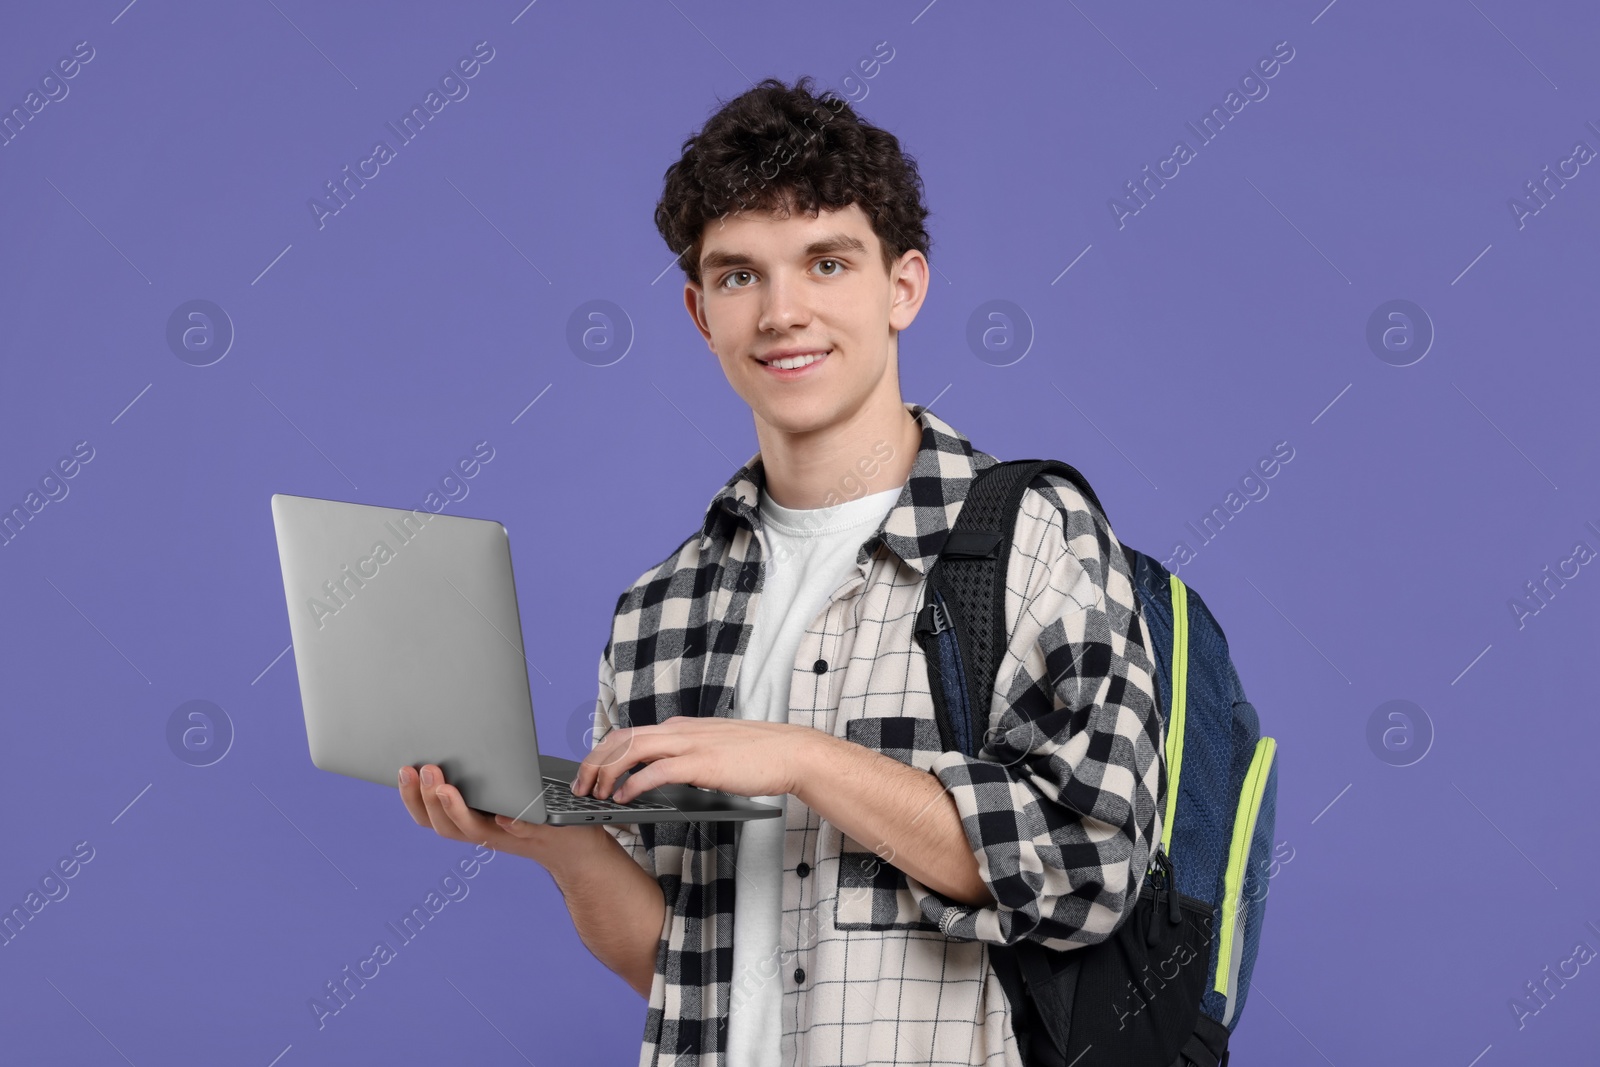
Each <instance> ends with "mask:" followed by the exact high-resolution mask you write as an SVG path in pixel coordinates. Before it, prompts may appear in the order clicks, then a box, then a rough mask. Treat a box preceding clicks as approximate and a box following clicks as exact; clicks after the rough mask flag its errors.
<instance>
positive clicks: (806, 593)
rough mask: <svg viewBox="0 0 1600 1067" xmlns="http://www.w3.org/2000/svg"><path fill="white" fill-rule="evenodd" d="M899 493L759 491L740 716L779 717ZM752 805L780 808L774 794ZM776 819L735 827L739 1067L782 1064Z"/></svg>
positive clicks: (734, 1024)
mask: <svg viewBox="0 0 1600 1067" xmlns="http://www.w3.org/2000/svg"><path fill="white" fill-rule="evenodd" d="M902 488H904V487H903V486H896V487H895V488H893V489H885V490H884V491H883V492H881V493H873V494H871V495H870V496H864V497H861V498H860V499H857V500H847V501H845V502H844V503H842V504H836V505H834V506H832V507H825V508H810V509H796V508H786V507H781V506H780V505H778V504H775V503H773V501H772V500H771V499H770V498H768V497H767V495H766V494H765V493H763V494H762V496H761V504H760V508H761V524H762V530H763V533H764V535H765V538H766V542H767V550H768V552H769V555H768V556H767V557H766V559H765V568H766V573H765V576H764V578H763V580H762V586H761V595H760V597H759V598H758V600H757V603H756V614H755V624H754V628H753V629H752V630H751V633H750V643H749V648H748V650H747V651H746V652H745V656H744V660H743V665H742V666H741V667H740V669H739V679H738V683H737V689H736V695H737V697H738V708H739V717H740V718H743V719H764V720H766V721H767V722H788V721H789V691H790V686H791V684H792V683H793V675H794V671H795V670H796V668H795V665H794V658H795V656H796V654H798V652H799V650H800V638H801V637H802V636H803V635H804V634H805V632H806V629H807V627H809V626H810V625H811V622H812V620H813V619H815V618H816V616H817V615H818V614H819V613H820V612H821V611H822V609H823V607H824V605H826V604H827V602H828V598H829V597H830V596H832V595H833V592H834V590H836V589H838V588H839V586H840V585H842V584H843V583H844V581H845V579H846V578H847V577H848V576H849V574H850V572H851V571H852V570H853V569H854V568H855V566H856V553H857V552H858V551H859V550H860V548H861V542H863V541H865V540H866V539H867V536H868V535H869V534H870V533H871V532H872V531H873V530H874V529H875V528H876V527H877V525H878V523H879V522H881V521H883V517H884V515H886V514H887V513H888V511H889V509H890V508H892V507H894V503H895V501H896V500H897V499H899V497H900V491H901V489H902ZM755 799H757V800H762V801H765V802H767V803H770V804H778V805H780V806H783V807H785V808H786V809H787V805H786V803H785V800H786V797H784V796H769V797H756V798H755ZM784 823H785V817H784V816H780V817H778V818H776V819H759V820H754V821H751V822H746V823H743V824H742V825H741V826H740V828H739V848H738V856H737V859H736V862H737V865H738V882H737V884H736V887H735V889H734V910H733V983H732V997H731V1001H730V1010H729V1016H728V1055H727V1062H728V1063H731V1064H737V1065H739V1067H747V1065H748V1067H782V1064H781V1061H780V1057H781V1055H782V1038H783V1020H782V1017H781V1015H780V1009H781V1007H782V1004H783V988H784V986H783V982H784V976H783V974H782V963H783V957H782V949H783V946H782V931H781V929H780V927H781V923H782V917H783V908H782V905H783V870H782V866H783V833H784ZM791 940H792V938H791Z"/></svg>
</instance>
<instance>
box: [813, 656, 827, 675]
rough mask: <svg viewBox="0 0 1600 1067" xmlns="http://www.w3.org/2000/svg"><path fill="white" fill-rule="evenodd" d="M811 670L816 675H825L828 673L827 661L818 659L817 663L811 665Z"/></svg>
mask: <svg viewBox="0 0 1600 1067" xmlns="http://www.w3.org/2000/svg"><path fill="white" fill-rule="evenodd" d="M811 669H812V670H814V671H816V672H817V673H818V674H827V673H828V661H827V660H825V659H819V660H817V662H815V663H813V664H812V665H811Z"/></svg>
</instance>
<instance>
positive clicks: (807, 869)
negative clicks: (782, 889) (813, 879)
mask: <svg viewBox="0 0 1600 1067" xmlns="http://www.w3.org/2000/svg"><path fill="white" fill-rule="evenodd" d="M794 873H795V874H798V875H799V876H800V877H802V878H804V877H805V876H806V875H808V874H810V873H811V864H809V863H807V862H806V861H805V860H801V861H800V866H798V867H796V868H795V869H794Z"/></svg>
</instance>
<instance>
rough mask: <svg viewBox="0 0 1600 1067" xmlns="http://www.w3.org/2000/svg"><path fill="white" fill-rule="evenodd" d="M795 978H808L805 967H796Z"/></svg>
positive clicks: (798, 979)
mask: <svg viewBox="0 0 1600 1067" xmlns="http://www.w3.org/2000/svg"><path fill="white" fill-rule="evenodd" d="M794 980H795V981H796V982H804V981H805V980H806V969H805V968H804V967H796V968H795V969H794Z"/></svg>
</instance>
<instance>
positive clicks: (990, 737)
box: [596, 404, 1165, 1067]
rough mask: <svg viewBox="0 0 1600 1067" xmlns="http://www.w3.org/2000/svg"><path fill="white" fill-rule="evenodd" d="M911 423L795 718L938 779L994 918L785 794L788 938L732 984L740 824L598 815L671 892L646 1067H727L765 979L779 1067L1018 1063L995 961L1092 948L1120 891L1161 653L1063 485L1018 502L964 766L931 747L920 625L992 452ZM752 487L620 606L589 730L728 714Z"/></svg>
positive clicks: (710, 515)
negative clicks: (977, 743) (778, 1028)
mask: <svg viewBox="0 0 1600 1067" xmlns="http://www.w3.org/2000/svg"><path fill="white" fill-rule="evenodd" d="M906 408H907V410H908V411H909V412H910V414H911V415H912V416H913V417H914V418H916V419H917V421H918V423H919V424H920V425H921V427H922V441H921V446H920V449H919V451H918V454H917V456H916V459H915V463H914V465H913V467H912V470H911V473H910V477H909V479H908V481H907V483H906V485H905V486H904V487H903V489H902V490H901V493H900V496H899V498H898V499H897V500H896V502H895V504H894V506H893V508H891V509H890V511H889V512H888V514H887V515H886V516H885V517H884V519H883V521H882V522H881V523H880V525H879V527H878V529H877V530H876V531H875V532H874V533H873V535H872V536H871V537H870V538H869V539H868V540H867V541H865V542H864V543H863V544H862V546H861V548H860V551H859V553H858V554H857V569H856V570H855V571H854V572H852V573H851V574H850V576H849V578H848V580H847V581H846V582H845V583H844V584H843V585H841V586H840V587H839V588H838V589H837V590H836V591H835V592H834V593H833V595H832V597H831V598H830V600H829V602H828V604H827V605H826V606H825V607H824V609H823V610H822V612H821V613H820V614H819V615H818V616H817V617H816V618H815V619H813V620H812V621H811V623H810V626H809V627H808V629H807V631H806V633H805V636H804V637H803V638H802V640H801V644H800V650H799V653H798V655H797V657H796V662H795V664H794V671H793V676H792V677H793V682H792V687H791V696H790V710H789V721H790V722H791V723H797V724H802V725H805V726H809V727H812V728H815V729H818V730H824V731H826V732H828V733H829V734H832V735H833V736H835V737H840V738H844V739H847V740H849V741H852V742H855V743H858V744H861V745H865V746H867V747H869V748H872V749H875V750H877V751H879V752H881V753H883V754H885V755H887V756H890V757H892V758H894V759H897V760H900V761H902V762H904V763H907V764H910V765H912V766H914V767H917V768H919V769H922V770H926V771H928V772H929V773H931V774H934V775H935V776H937V777H938V779H939V781H940V782H941V783H943V785H944V787H945V789H946V791H947V792H948V793H949V794H950V796H952V797H953V798H954V799H955V803H956V806H957V808H958V810H959V812H960V815H961V822H962V827H963V829H964V831H965V834H966V839H967V844H968V846H969V847H970V848H971V849H972V852H973V855H974V856H975V857H976V859H977V863H978V870H979V873H980V875H981V876H982V878H983V880H984V882H985V883H986V884H987V886H988V887H989V889H990V891H991V892H992V893H993V895H994V898H995V900H996V904H994V905H992V906H989V907H974V906H971V905H968V904H964V903H961V902H960V901H957V900H955V899H953V898H950V897H947V896H945V895H944V894H942V893H940V892H938V891H936V890H934V889H931V888H929V887H927V886H925V885H922V884H921V883H919V882H918V881H916V880H915V879H913V878H911V877H909V876H908V875H906V874H904V873H903V872H901V871H900V870H899V869H898V868H896V867H895V866H894V865H893V863H892V862H886V860H891V859H892V857H889V856H884V857H879V856H876V855H874V853H873V852H872V851H871V845H870V844H868V843H863V842H858V841H855V840H853V839H851V838H850V837H848V836H846V835H844V834H842V833H841V832H840V831H839V830H838V829H837V828H836V827H835V826H833V824H831V823H830V822H829V821H828V820H826V819H824V818H822V817H821V816H820V815H818V813H817V812H816V811H814V810H813V809H811V808H809V807H807V806H806V805H804V804H802V803H800V801H799V800H798V799H797V798H795V797H792V796H791V797H789V798H787V800H788V803H787V812H786V822H785V833H784V841H785V844H784V860H783V901H782V909H783V921H782V933H781V938H782V947H781V950H780V953H779V954H778V955H777V956H775V957H774V958H773V960H772V961H771V962H772V966H770V967H767V968H765V970H766V972H767V973H765V974H757V975H733V974H730V973H729V972H730V970H731V968H732V961H733V937H734V929H733V914H734V910H733V901H734V893H735V891H736V890H737V887H738V885H739V882H740V874H739V872H738V870H737V868H736V864H735V862H734V861H735V857H736V855H737V849H736V844H737V834H738V832H739V824H737V823H726V822H724V823H708V822H683V823H655V824H643V825H640V824H633V825H616V824H612V825H609V826H607V827H606V829H607V830H608V831H609V832H610V833H611V834H612V835H613V836H614V837H615V838H616V839H617V840H618V841H619V842H620V843H621V844H622V845H623V846H624V847H625V848H627V849H628V851H629V852H630V854H631V855H632V856H633V858H634V859H635V861H636V862H638V863H639V864H640V865H641V866H642V867H643V868H644V869H645V870H646V871H648V872H649V873H650V874H651V875H653V876H654V877H655V878H656V880H657V881H658V882H659V883H660V885H661V888H662V891H663V893H664V895H665V898H666V918H665V922H664V924H663V927H662V930H661V940H660V943H659V945H658V948H657V956H656V972H655V979H654V981H653V982H652V984H651V988H650V1001H649V1008H648V1011H647V1014H646V1021H645V1032H644V1040H643V1046H642V1048H641V1051H640V1057H639V1063H640V1064H641V1067H646V1065H648V1067H687V1065H690V1064H693V1065H695V1067H740V1065H738V1064H728V1063H726V1057H725V1056H724V1050H725V1045H726V1042H725V1038H726V1034H727V1016H728V1013H729V1009H730V1002H731V1000H732V998H733V997H736V996H740V995H741V993H740V990H748V988H749V985H748V983H750V982H751V981H759V980H767V981H780V982H782V983H783V995H782V1021H783V1031H784V1033H783V1062H784V1063H786V1064H794V1063H804V1064H851V1065H858V1064H866V1063H874V1064H879V1063H882V1064H910V1063H916V1064H963V1065H965V1064H977V1063H981V1064H991V1065H996V1064H1003V1065H1006V1067H1019V1065H1020V1063H1021V1059H1020V1057H1019V1055H1018V1051H1017V1046H1016V1041H1015V1038H1014V1036H1013V1034H1012V1028H1011V1018H1010V1009H1009V1007H1008V1005H1007V1002H1006V997H1005V993H1004V990H1003V989H1002V988H1001V986H1000V984H999V980H998V979H997V977H996V976H995V974H994V972H993V970H992V968H991V967H990V966H989V962H988V956H987V946H988V945H991V944H994V945H1004V944H1012V943H1015V942H1017V941H1019V940H1021V939H1024V938H1028V939H1033V940H1036V941H1040V942H1043V943H1044V944H1046V945H1047V946H1050V947H1053V948H1071V947H1076V946H1082V945H1086V944H1092V943H1095V942H1098V941H1101V940H1104V939H1105V938H1107V937H1108V936H1109V935H1110V934H1111V933H1112V932H1113V931H1114V930H1115V929H1116V927H1117V926H1118V925H1119V923H1120V922H1121V921H1122V919H1123V917H1124V916H1125V914H1127V913H1128V912H1130V911H1131V909H1132V907H1133V904H1134V902H1135V901H1136V900H1137V898H1138V893H1139V888H1140V886H1141V884H1142V881H1143V878H1144V874H1145V871H1146V868H1147V866H1148V863H1149V859H1150V855H1151V852H1152V849H1153V847H1154V844H1155V843H1156V842H1157V841H1158V840H1159V837H1160V832H1161V827H1160V817H1159V813H1158V799H1159V797H1160V794H1161V790H1162V789H1163V788H1164V782H1163V776H1164V774H1165V767H1164V765H1163V761H1162V756H1161V752H1162V737H1161V723H1160V716H1159V714H1158V712H1157V698H1156V685H1157V682H1156V672H1155V669H1154V665H1153V663H1152V662H1151V649H1152V648H1153V646H1152V644H1151V639H1150V632H1149V630H1148V629H1147V628H1146V626H1145V622H1144V618H1143V615H1142V613H1141V612H1140V609H1139V607H1138V601H1137V598H1136V597H1135V595H1134V591H1133V580H1132V576H1131V574H1130V572H1129V570H1128V566H1127V563H1126V560H1125V557H1124V556H1123V553H1122V551H1121V548H1120V546H1119V544H1118V542H1117V539H1116V537H1115V536H1114V534H1113V533H1112V531H1111V529H1110V528H1109V526H1108V525H1107V524H1106V523H1105V521H1104V520H1103V519H1101V518H1100V517H1099V516H1098V515H1096V514H1095V513H1094V512H1093V511H1092V509H1091V508H1090V506H1089V505H1088V504H1087V503H1086V502H1085V501H1084V499H1083V497H1082V496H1081V495H1080V494H1079V493H1078V492H1077V490H1076V489H1074V488H1073V487H1072V486H1071V484H1070V483H1068V482H1067V481H1066V480H1065V479H1063V478H1060V477H1059V476H1057V475H1053V474H1046V475H1043V476H1041V477H1040V478H1039V479H1036V480H1035V482H1034V483H1033V485H1032V486H1031V487H1030V488H1029V489H1028V490H1027V491H1026V492H1025V493H1024V494H1023V499H1022V506H1021V511H1020V513H1019V515H1018V520H1017V525H1016V533H1015V539H1014V547H1013V549H1012V554H1011V557H1010V565H1009V568H1008V573H1007V596H1006V626H1007V632H1008V633H1009V634H1011V635H1012V637H1011V639H1010V642H1009V644H1008V647H1007V649H1006V650H1005V653H1004V658H1003V660H1002V663H1001V667H1000V671H999V674H998V675H997V678H998V680H999V682H998V684H997V686H996V690H995V694H994V699H993V703H992V705H991V706H990V709H989V722H990V729H989V731H988V733H987V735H986V737H985V739H984V747H983V749H982V750H981V751H980V753H979V757H978V758H976V759H974V758H971V757H968V756H966V755H965V754H963V753H960V752H946V751H943V746H942V745H941V743H940V739H939V731H938V729H937V726H936V724H935V719H934V706H933V700H932V697H931V695H930V692H929V688H928V674H927V669H928V664H927V660H926V657H925V656H924V654H923V651H922V648H921V646H920V645H919V644H918V643H917V641H916V639H915V638H914V637H913V635H912V630H913V627H914V625H915V619H916V614H917V611H918V609H919V608H920V607H921V603H922V595H923V588H924V584H925V579H926V576H927V572H928V569H929V567H930V566H931V565H932V563H933V561H934V559H935V558H937V555H938V552H939V549H940V547H941V545H942V544H943V542H944V539H945V537H946V535H947V534H948V532H949V530H950V529H951V527H952V526H953V525H954V523H955V519H956V516H957V514H958V513H959V511H960V509H961V504H962V501H963V499H964V498H965V496H966V492H967V487H968V485H969V484H970V482H971V480H972V478H973V477H974V476H975V475H976V474H977V473H978V472H980V471H982V470H983V469H984V468H986V467H988V466H990V465H992V464H993V463H995V462H996V460H995V458H994V457H993V456H991V455H988V454H987V453H984V452H979V451H976V450H974V449H973V447H972V445H971V443H970V442H969V441H968V440H967V439H966V438H965V437H964V436H962V435H961V434H960V433H958V432H957V431H955V430H954V429H952V428H951V427H950V426H949V425H947V424H946V423H944V422H943V421H942V420H940V419H939V418H937V417H936V416H935V415H933V413H932V412H930V411H928V410H926V409H925V408H924V407H923V406H921V405H915V404H907V405H906ZM764 485H765V475H764V472H763V469H762V466H761V463H760V454H759V453H757V454H756V455H755V456H752V457H751V459H750V461H749V462H748V463H746V464H745V466H744V467H742V468H741V469H740V470H739V471H738V472H736V473H735V474H734V475H733V477H732V478H730V479H729V480H728V482H727V483H726V484H725V485H724V486H723V487H722V489H721V490H720V491H719V492H718V493H717V494H716V495H715V497H714V498H713V499H712V501H711V504H710V506H709V507H708V508H707V510H706V513H705V521H704V523H703V524H702V526H701V528H700V530H698V531H697V532H696V533H695V534H693V535H691V536H690V537H689V538H688V539H686V540H685V541H684V542H683V543H682V544H681V545H680V546H679V547H678V548H677V549H676V550H675V551H674V552H673V553H672V555H670V556H668V557H667V559H666V560H664V561H663V562H662V563H661V564H659V565H658V566H655V567H652V568H651V569H650V570H649V571H648V572H646V573H645V574H644V575H643V576H641V577H640V578H639V579H638V581H637V582H635V583H634V584H633V586H632V587H631V588H629V589H628V590H627V591H626V592H624V593H623V594H622V596H620V597H619V598H618V600H617V606H616V611H615V615H614V618H613V623H612V633H611V637H610V639H609V640H608V641H607V643H606V647H605V651H604V653H603V654H602V655H601V657H600V667H599V679H600V688H599V698H598V703H597V707H596V716H597V717H596V722H597V723H599V724H600V725H599V729H598V731H597V732H599V733H604V732H605V731H606V730H607V729H609V728H614V727H616V726H622V725H636V726H637V725H648V724H652V723H657V722H660V721H662V720H664V719H666V718H667V717H669V716H671V715H717V716H723V717H737V712H735V711H734V710H733V702H734V698H735V695H736V684H735V682H736V678H737V674H738V670H739V664H740V659H741V657H742V655H743V654H744V651H745V649H746V647H747V644H748V641H749V637H750V631H751V629H752V625H753V620H754V618H755V606H756V598H757V597H758V596H759V595H760V591H761V581H762V573H763V570H762V562H761V561H762V557H763V555H765V554H766V551H767V550H766V547H765V539H764V535H763V534H762V531H761V519H760V512H759V510H758V507H757V504H758V501H759V494H760V493H761V492H762V491H763V487H764Z"/></svg>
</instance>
